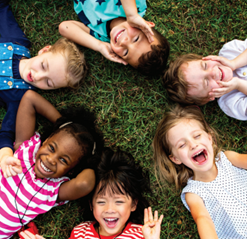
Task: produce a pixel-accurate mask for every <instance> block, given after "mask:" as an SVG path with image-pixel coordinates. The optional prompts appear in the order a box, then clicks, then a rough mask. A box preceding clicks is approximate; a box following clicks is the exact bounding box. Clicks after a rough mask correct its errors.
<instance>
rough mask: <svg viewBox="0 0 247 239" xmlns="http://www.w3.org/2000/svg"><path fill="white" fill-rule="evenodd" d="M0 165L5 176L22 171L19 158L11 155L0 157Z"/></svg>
mask: <svg viewBox="0 0 247 239" xmlns="http://www.w3.org/2000/svg"><path fill="white" fill-rule="evenodd" d="M0 167H1V169H2V171H3V176H4V177H5V178H8V177H12V176H15V175H17V174H19V173H22V167H21V162H20V160H19V159H17V158H15V157H12V156H8V155H6V156H4V157H3V158H2V159H1V163H0Z"/></svg>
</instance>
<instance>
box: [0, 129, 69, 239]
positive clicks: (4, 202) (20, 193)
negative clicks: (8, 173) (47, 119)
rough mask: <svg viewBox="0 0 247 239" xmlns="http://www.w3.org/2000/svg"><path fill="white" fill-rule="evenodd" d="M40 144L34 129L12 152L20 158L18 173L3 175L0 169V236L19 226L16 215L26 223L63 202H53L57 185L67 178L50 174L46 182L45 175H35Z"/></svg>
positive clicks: (6, 235) (56, 192) (8, 235)
mask: <svg viewBox="0 0 247 239" xmlns="http://www.w3.org/2000/svg"><path fill="white" fill-rule="evenodd" d="M40 144H41V141H40V135H39V134H38V133H35V135H34V136H33V137H32V138H31V139H30V140H27V141H25V142H23V143H22V145H21V146H20V147H19V149H18V150H17V151H16V152H15V155H14V156H15V157H16V158H18V159H20V161H21V166H22V173H21V174H18V175H16V176H14V177H9V178H4V177H3V172H2V170H0V238H10V237H11V236H12V235H13V234H14V233H15V232H16V231H18V230H19V229H20V228H21V226H22V225H21V222H20V218H23V219H22V222H23V224H27V223H28V222H30V221H31V220H33V219H34V218H35V217H36V216H38V215H39V214H42V213H45V212H47V211H49V210H50V209H51V208H52V207H54V206H58V205H63V204H64V203H66V202H67V201H66V202H60V203H56V200H57V196H58V191H59V187H60V185H61V184H62V183H63V182H66V181H68V180H69V178H67V177H62V178H51V179H49V181H48V182H47V180H48V179H47V178H44V179H40V178H36V175H35V172H34V165H35V156H36V154H37V151H38V150H39V148H40ZM46 182H47V183H46ZM18 187H19V189H18ZM37 192H38V193H37ZM35 193H37V194H36V195H35ZM33 195H35V196H34V197H33ZM32 197H33V199H32ZM30 199H32V200H31V202H30ZM28 204H29V205H28ZM16 206H17V208H16ZM18 213H19V215H18ZM24 214H25V215H24ZM19 217H20V218H19Z"/></svg>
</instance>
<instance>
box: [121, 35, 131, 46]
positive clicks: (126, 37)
mask: <svg viewBox="0 0 247 239" xmlns="http://www.w3.org/2000/svg"><path fill="white" fill-rule="evenodd" d="M128 40H129V37H128V36H125V37H124V38H123V39H122V41H121V42H120V46H123V47H126V45H127V43H128Z"/></svg>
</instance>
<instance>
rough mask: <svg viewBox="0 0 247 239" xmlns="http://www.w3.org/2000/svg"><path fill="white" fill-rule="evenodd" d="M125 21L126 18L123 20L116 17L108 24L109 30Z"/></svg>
mask: <svg viewBox="0 0 247 239" xmlns="http://www.w3.org/2000/svg"><path fill="white" fill-rule="evenodd" d="M125 21H126V18H124V17H118V18H115V19H113V20H112V21H111V23H110V29H112V28H113V27H115V26H117V25H119V24H120V23H122V22H125Z"/></svg>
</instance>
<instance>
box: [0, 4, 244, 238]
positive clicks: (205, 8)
mask: <svg viewBox="0 0 247 239" xmlns="http://www.w3.org/2000/svg"><path fill="white" fill-rule="evenodd" d="M147 3H148V10H147V14H146V17H145V18H146V19H147V20H149V21H153V22H154V23H155V24H156V27H157V29H158V30H159V31H160V32H161V33H162V34H163V35H165V36H166V37H167V38H168V40H169V42H170V45H171V58H170V59H174V58H175V57H176V56H177V55H179V54H181V53H189V52H193V53H198V54H202V55H205V56H206V55H208V54H217V53H218V51H219V49H220V48H221V47H222V45H223V44H224V43H226V42H227V41H230V40H232V39H234V38H238V39H241V40H244V39H245V37H246V35H247V28H246V26H245V25H246V22H247V3H246V2H245V1H241V0H231V1H230V0H209V1H204V0H180V1H178V0H166V1H163V0H152V1H151V0H148V2H147ZM10 4H11V6H12V9H13V11H14V14H15V17H16V18H17V21H18V23H19V24H20V26H21V28H22V29H23V30H24V32H25V34H26V35H27V37H28V38H29V39H30V41H31V42H32V43H33V45H32V50H31V53H32V55H33V56H34V55H35V54H36V53H37V52H38V50H40V49H41V48H42V47H44V46H45V45H48V44H53V43H54V42H55V41H56V40H57V39H58V38H59V33H58V25H59V23H60V22H61V21H63V20H69V19H76V20H78V18H77V16H76V14H75V13H74V11H73V3H72V1H65V0H60V1H58V0H49V1H48V0H42V1H41V0H40V1H30V0H26V1H22V0H13V1H11V2H10ZM83 50H84V52H85V55H86V59H87V63H88V66H89V68H90V71H89V74H88V75H87V78H86V82H85V84H84V85H83V86H82V87H81V88H80V89H78V90H74V91H71V90H68V89H62V90H56V91H50V92H48V91H39V93H40V94H42V95H43V96H44V97H45V98H47V99H48V100H49V101H51V102H52V103H53V104H54V105H55V106H56V107H57V108H58V109H62V108H63V107H64V106H65V105H67V106H70V105H71V106H74V105H76V106H77V105H78V106H79V105H84V106H85V107H87V108H89V109H91V110H92V111H94V112H95V113H96V114H97V117H98V126H99V128H100V129H101V130H102V131H103V133H104V137H105V142H106V145H107V146H111V147H112V148H116V147H120V148H121V149H122V150H126V151H128V152H131V153H132V154H133V156H134V157H135V159H136V160H137V161H138V162H139V163H140V164H141V165H142V166H143V167H144V168H145V170H149V172H150V178H151V184H152V189H153V194H151V195H148V197H149V198H150V201H153V202H154V203H153V208H155V209H158V210H159V212H160V213H163V214H164V220H163V224H162V235H161V238H198V233H197V230H196V225H195V223H194V221H193V219H192V217H191V216H190V214H189V213H188V211H187V210H186V209H185V207H184V206H183V204H182V202H181V200H180V192H177V191H176V190H175V189H174V187H172V186H170V185H166V186H163V187H162V189H161V188H159V186H158V183H157V181H156V179H155V177H154V174H153V171H152V160H151V158H152V150H151V142H152V139H153V136H154V133H155V129H156V126H157V123H158V122H159V120H160V119H161V118H162V114H163V113H164V111H166V110H167V109H168V107H170V106H172V105H173V103H172V102H171V101H170V100H169V99H168V98H167V94H166V91H165V90H164V89H163V87H162V84H161V78H160V79H154V78H147V77H145V76H141V75H140V74H139V73H138V72H136V71H135V70H134V69H132V68H131V67H129V66H123V65H118V64H116V63H112V62H109V61H108V60H106V59H104V57H103V56H101V55H100V54H99V53H95V52H93V51H91V50H89V49H83ZM201 109H202V111H203V113H204V114H205V117H206V119H207V121H208V123H209V124H211V125H212V126H213V127H215V128H216V129H217V130H218V132H219V134H220V135H221V137H222V140H223V142H224V147H225V148H228V149H231V150H235V151H238V152H241V153H243V152H246V150H247V143H246V139H247V137H246V122H240V121H237V120H234V119H232V118H229V117H227V116H226V115H225V114H224V113H223V112H222V111H221V110H220V109H219V107H218V105H217V102H211V103H209V104H207V105H206V106H204V107H201ZM4 113H5V112H4V110H1V111H0V116H1V119H3V116H4ZM42 124H43V123H42V120H40V119H39V122H38V125H39V126H40V127H39V129H42ZM82 208H83V203H82V202H81V201H77V202H70V203H68V204H67V205H65V206H62V207H57V208H55V209H53V210H51V211H50V212H48V213H46V214H45V215H41V216H38V217H37V218H36V219H35V222H36V223H37V225H38V227H39V229H40V233H41V234H43V235H44V236H45V237H47V238H48V237H51V238H68V237H69V235H70V232H71V230H72V228H73V227H74V226H75V225H77V224H79V223H80V222H81V221H83V218H82V216H81V215H82ZM14 238H18V237H17V236H14Z"/></svg>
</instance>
